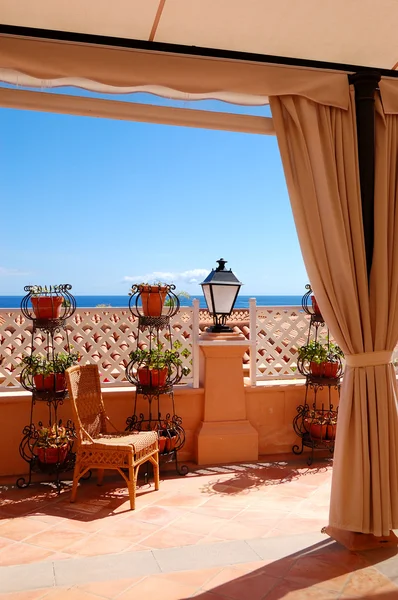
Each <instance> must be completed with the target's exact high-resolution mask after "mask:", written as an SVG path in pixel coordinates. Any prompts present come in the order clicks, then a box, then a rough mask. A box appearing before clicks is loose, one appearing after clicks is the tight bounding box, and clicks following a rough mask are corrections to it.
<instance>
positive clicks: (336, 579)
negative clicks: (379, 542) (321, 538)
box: [286, 551, 366, 592]
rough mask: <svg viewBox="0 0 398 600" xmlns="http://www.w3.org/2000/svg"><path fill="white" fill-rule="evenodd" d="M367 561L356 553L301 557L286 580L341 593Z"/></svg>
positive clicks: (326, 553)
mask: <svg viewBox="0 0 398 600" xmlns="http://www.w3.org/2000/svg"><path fill="white" fill-rule="evenodd" d="M365 564H366V563H365V560H364V559H363V558H362V557H361V556H359V555H356V554H354V553H350V555H347V553H346V552H345V551H343V552H342V553H341V554H340V553H339V552H336V553H334V552H324V553H319V554H313V555H308V556H303V557H300V558H298V559H297V560H296V562H295V563H294V565H293V566H292V568H291V569H290V571H289V572H288V573H287V575H286V579H287V580H288V581H291V582H293V583H296V584H300V585H303V586H307V585H317V586H318V587H322V588H325V589H329V590H333V591H339V592H341V591H342V590H343V588H344V586H345V585H346V584H347V583H348V581H349V579H350V577H351V574H352V572H353V571H355V570H356V569H360V568H362V567H364V566H365Z"/></svg>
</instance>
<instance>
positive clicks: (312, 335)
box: [292, 284, 343, 466]
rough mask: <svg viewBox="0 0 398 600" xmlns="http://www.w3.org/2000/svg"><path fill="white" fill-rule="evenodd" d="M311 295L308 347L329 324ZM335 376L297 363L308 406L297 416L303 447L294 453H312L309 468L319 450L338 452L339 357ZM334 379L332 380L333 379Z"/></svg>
mask: <svg viewBox="0 0 398 600" xmlns="http://www.w3.org/2000/svg"><path fill="white" fill-rule="evenodd" d="M305 287H306V289H307V292H306V293H305V294H304V296H303V298H302V307H303V310H304V311H305V312H306V313H307V314H308V315H310V325H309V328H308V336H307V344H308V343H309V342H310V341H311V340H313V341H314V342H318V341H319V340H320V339H321V337H320V333H321V332H320V330H321V329H325V322H324V319H323V317H322V314H321V313H320V310H319V307H318V305H317V302H316V300H315V298H314V296H313V295H312V290H311V286H310V285H309V284H308V285H306V286H305ZM325 334H326V336H325V344H326V347H327V348H329V347H330V344H331V342H330V338H329V329H327V328H326V332H325ZM336 362H337V365H336V364H335V367H334V372H333V373H330V374H328V373H321V374H314V373H313V370H312V365H311V362H310V361H309V360H308V359H301V358H300V357H299V358H298V359H297V369H298V371H299V372H300V373H301V374H302V375H304V376H305V378H306V381H305V399H304V404H301V405H300V406H298V407H297V415H296V416H295V417H294V419H293V428H294V431H295V433H296V434H297V435H298V436H299V437H300V439H301V444H300V445H299V444H295V445H294V446H293V447H292V451H293V452H294V453H295V454H302V452H303V450H304V448H305V447H307V448H310V449H311V454H310V455H309V457H308V460H307V464H308V465H309V466H310V465H311V464H312V463H313V460H314V451H315V450H328V451H329V452H330V454H333V452H334V443H335V435H336V425H337V416H338V408H335V407H334V405H333V403H332V390H336V391H337V393H338V394H340V385H341V377H342V375H343V366H342V362H341V358H340V357H337V359H336ZM329 375H331V376H329ZM325 389H326V390H327V400H326V401H325V400H324V399H323V400H322V401H321V400H320V399H319V396H320V395H321V394H320V392H322V391H323V390H325Z"/></svg>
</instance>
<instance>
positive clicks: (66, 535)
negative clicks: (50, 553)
mask: <svg viewBox="0 0 398 600" xmlns="http://www.w3.org/2000/svg"><path fill="white" fill-rule="evenodd" d="M86 535H87V534H86V533H84V532H79V531H69V530H67V529H61V528H58V529H57V530H56V531H54V530H50V531H43V532H41V533H38V534H36V535H33V536H31V537H30V538H29V544H33V545H34V546H41V547H42V548H47V549H48V550H54V551H55V550H64V549H65V548H67V547H68V546H71V545H72V544H74V543H76V542H79V541H81V540H83V539H84V538H85V537H86Z"/></svg>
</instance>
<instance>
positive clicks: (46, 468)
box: [16, 284, 76, 492]
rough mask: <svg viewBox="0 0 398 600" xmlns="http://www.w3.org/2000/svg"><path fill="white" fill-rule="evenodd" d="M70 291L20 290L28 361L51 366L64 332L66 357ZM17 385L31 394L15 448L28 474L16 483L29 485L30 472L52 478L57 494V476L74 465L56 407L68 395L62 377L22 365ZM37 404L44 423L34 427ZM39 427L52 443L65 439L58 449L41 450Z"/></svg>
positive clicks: (72, 305) (68, 431) (69, 430)
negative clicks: (28, 326) (28, 324)
mask: <svg viewBox="0 0 398 600" xmlns="http://www.w3.org/2000/svg"><path fill="white" fill-rule="evenodd" d="M71 289H72V286H71V285H69V284H62V285H56V286H50V287H49V288H47V287H43V288H42V287H41V286H26V287H25V288H24V290H25V292H27V294H26V295H25V296H24V298H23V299H22V301H21V311H22V313H23V315H24V316H25V317H26V318H27V319H29V320H31V321H32V341H31V351H30V355H29V357H28V359H29V360H33V359H34V358H35V357H36V358H37V357H38V356H39V357H40V360H42V359H43V360H45V361H47V363H51V362H52V363H53V364H54V361H56V360H57V355H58V353H57V352H56V350H57V344H56V342H55V338H56V336H57V334H59V333H60V332H61V331H63V332H65V338H66V343H65V344H64V345H63V346H62V347H61V348H60V350H61V351H62V352H63V353H65V354H66V355H70V352H71V346H70V343H69V337H68V330H67V328H66V320H67V319H68V318H69V317H71V316H72V314H73V313H74V312H75V310H76V301H75V298H74V297H73V296H72V294H71V293H70V290H71ZM39 297H40V298H44V299H46V300H45V302H46V306H45V307H44V308H42V309H41V310H40V307H39V309H37V304H36V308H35V307H34V303H35V302H36V299H37V298H39ZM32 300H33V302H32ZM32 306H33V308H32ZM37 336H39V337H41V348H42V349H43V353H42V355H40V354H37V347H36V338H37ZM40 378H41V383H40ZM21 384H22V386H23V387H24V388H25V389H26V390H28V391H29V392H31V393H32V400H31V407H30V420H29V424H28V425H26V426H25V427H24V429H23V432H22V433H23V437H22V440H21V443H20V445H19V452H20V455H21V457H22V458H23V459H24V460H25V461H26V462H28V463H29V474H28V476H27V478H25V477H20V478H19V479H18V480H17V482H16V484H17V486H18V487H20V488H25V487H27V486H29V485H30V484H31V483H32V474H33V473H39V472H42V473H47V474H49V475H52V476H55V485H56V487H57V490H58V492H59V491H60V489H61V486H62V482H61V480H60V474H61V473H62V472H66V471H70V470H72V469H73V467H74V463H75V453H74V452H73V442H74V437H75V429H74V425H73V423H72V421H71V420H68V421H67V422H66V423H65V424H64V425H63V424H62V420H61V419H60V418H59V414H58V409H59V407H60V406H62V405H63V403H64V400H65V398H66V397H67V395H68V393H67V390H66V385H65V379H64V377H63V376H62V374H56V373H54V374H53V375H52V376H50V378H48V377H45V376H44V375H39V376H37V375H36V376H35V375H34V374H32V368H31V366H30V365H29V364H26V366H25V367H24V368H23V370H22V372H21ZM39 404H45V405H47V409H48V422H46V423H43V421H38V423H37V425H36V424H35V412H36V409H37V407H38V405H39ZM43 428H45V430H46V431H49V432H50V435H52V436H53V437H54V438H58V439H57V440H56V444H57V443H59V440H60V436H61V434H62V436H63V439H64V440H65V443H64V444H62V447H61V446H57V445H56V444H55V447H51V448H43V447H41V444H40V438H41V432H43ZM61 432H62V433H61Z"/></svg>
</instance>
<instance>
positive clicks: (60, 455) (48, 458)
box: [37, 444, 68, 465]
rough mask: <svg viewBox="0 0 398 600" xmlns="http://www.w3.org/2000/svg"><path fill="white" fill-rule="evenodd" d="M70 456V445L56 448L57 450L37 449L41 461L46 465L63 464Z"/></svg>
mask: <svg viewBox="0 0 398 600" xmlns="http://www.w3.org/2000/svg"><path fill="white" fill-rule="evenodd" d="M67 454H68V444H63V445H62V446H56V447H55V448H52V447H50V448H37V457H38V459H39V461H40V462H41V463H43V464H46V465H55V464H57V463H58V464H62V463H63V462H65V459H66V456H67Z"/></svg>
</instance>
